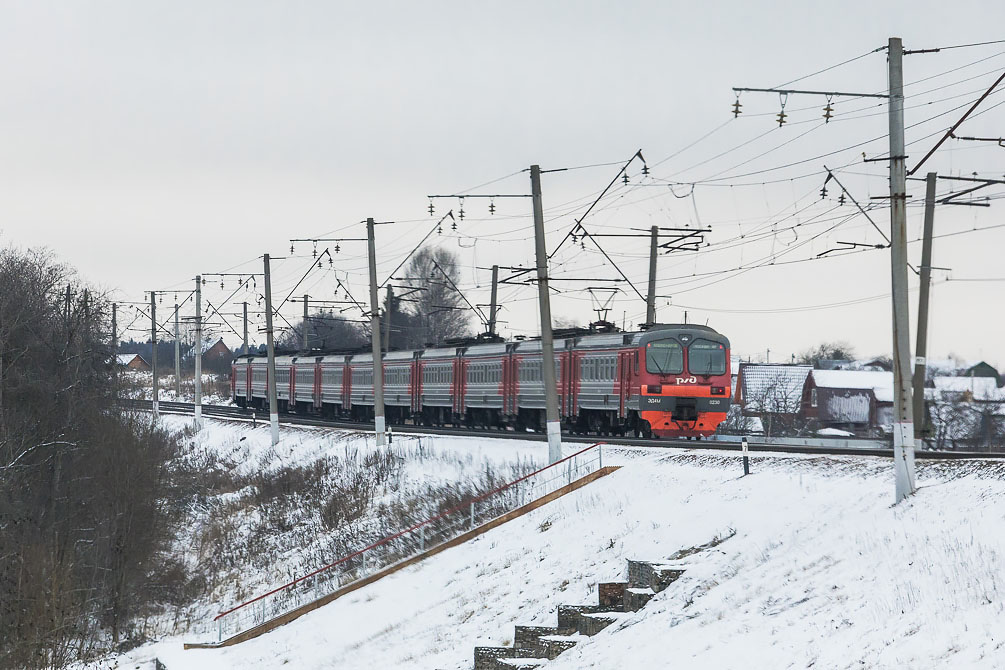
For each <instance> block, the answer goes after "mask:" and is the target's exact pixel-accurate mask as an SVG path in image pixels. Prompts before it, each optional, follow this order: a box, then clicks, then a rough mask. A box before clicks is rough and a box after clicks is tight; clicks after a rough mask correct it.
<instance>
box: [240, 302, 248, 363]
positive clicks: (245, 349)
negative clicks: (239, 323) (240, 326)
mask: <svg viewBox="0 0 1005 670" xmlns="http://www.w3.org/2000/svg"><path fill="white" fill-rule="evenodd" d="M241 353H242V354H244V355H245V356H247V355H248V303H247V302H245V303H244V344H242V345H241Z"/></svg>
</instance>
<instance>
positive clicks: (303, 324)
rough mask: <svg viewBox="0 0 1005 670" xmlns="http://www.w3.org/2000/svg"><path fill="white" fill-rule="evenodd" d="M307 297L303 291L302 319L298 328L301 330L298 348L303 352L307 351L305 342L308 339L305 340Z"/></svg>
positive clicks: (306, 342) (308, 297)
mask: <svg viewBox="0 0 1005 670" xmlns="http://www.w3.org/2000/svg"><path fill="white" fill-rule="evenodd" d="M309 299H310V296H309V295H307V294H306V293H304V320H303V321H302V322H301V324H300V330H301V333H300V335H301V337H300V340H301V342H300V350H301V351H303V352H304V353H307V352H308V351H309V349H307V344H308V341H307V301H308V300H309Z"/></svg>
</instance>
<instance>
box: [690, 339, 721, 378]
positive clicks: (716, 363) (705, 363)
mask: <svg viewBox="0 0 1005 670" xmlns="http://www.w3.org/2000/svg"><path fill="white" fill-rule="evenodd" d="M687 369H688V372H690V373H691V374H693V375H705V376H707V375H724V374H726V347H725V346H723V345H722V344H720V343H718V342H710V341H709V340H695V341H694V342H692V343H691V346H689V347H688V348H687Z"/></svg>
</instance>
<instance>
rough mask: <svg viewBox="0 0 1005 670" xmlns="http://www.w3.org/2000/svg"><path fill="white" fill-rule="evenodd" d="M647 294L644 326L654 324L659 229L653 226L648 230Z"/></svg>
mask: <svg viewBox="0 0 1005 670" xmlns="http://www.w3.org/2000/svg"><path fill="white" fill-rule="evenodd" d="M649 231H650V232H649V293H648V295H646V325H647V326H649V327H652V326H653V325H655V324H656V258H657V249H658V246H659V241H660V229H659V227H658V226H653V227H652V228H650V229H649Z"/></svg>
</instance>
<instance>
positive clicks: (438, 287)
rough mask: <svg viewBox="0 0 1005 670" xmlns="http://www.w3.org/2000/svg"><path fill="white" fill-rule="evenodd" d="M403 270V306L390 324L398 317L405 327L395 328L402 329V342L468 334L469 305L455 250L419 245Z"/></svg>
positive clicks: (418, 343)
mask: <svg viewBox="0 0 1005 670" xmlns="http://www.w3.org/2000/svg"><path fill="white" fill-rule="evenodd" d="M404 274H405V278H406V279H405V286H404V287H402V288H401V289H400V290H399V291H398V293H399V294H401V297H400V300H401V302H402V303H404V306H403V307H402V309H401V310H400V312H399V313H398V314H392V326H393V325H394V321H395V320H397V321H398V322H399V324H400V326H401V328H403V329H404V330H397V329H395V330H397V332H399V333H403V335H404V340H405V346H408V347H422V346H425V345H426V344H442V343H443V342H444V341H445V340H446V339H448V338H452V337H464V336H467V335H470V334H471V308H470V307H469V306H468V304H467V303H466V302H465V300H464V297H463V296H462V295H461V292H460V288H459V286H458V284H459V283H460V279H461V271H460V265H459V259H458V257H457V254H455V253H453V252H452V251H450V250H449V249H443V248H436V249H432V248H428V247H427V248H423V249H420V250H419V251H418V252H416V254H415V255H414V256H412V259H411V260H410V261H409V263H408V266H407V267H406V269H405V272H404ZM406 293H407V295H405V294H406ZM402 317H404V318H402Z"/></svg>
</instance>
